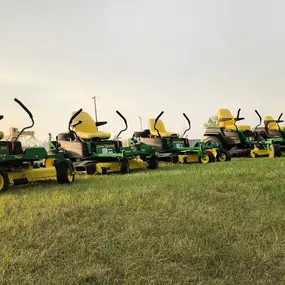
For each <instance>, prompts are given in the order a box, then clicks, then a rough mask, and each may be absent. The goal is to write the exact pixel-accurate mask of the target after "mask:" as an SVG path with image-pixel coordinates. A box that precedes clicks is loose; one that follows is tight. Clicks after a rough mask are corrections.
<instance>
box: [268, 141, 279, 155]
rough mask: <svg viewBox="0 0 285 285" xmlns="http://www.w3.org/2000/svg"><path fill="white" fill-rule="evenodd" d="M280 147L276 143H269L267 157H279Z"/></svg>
mask: <svg viewBox="0 0 285 285" xmlns="http://www.w3.org/2000/svg"><path fill="white" fill-rule="evenodd" d="M280 156H281V149H280V147H279V146H278V145H277V144H272V145H270V152H269V157H280Z"/></svg>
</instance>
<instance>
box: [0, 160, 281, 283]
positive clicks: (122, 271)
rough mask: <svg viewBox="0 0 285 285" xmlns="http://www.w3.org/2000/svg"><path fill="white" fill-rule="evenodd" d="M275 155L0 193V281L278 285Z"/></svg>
mask: <svg viewBox="0 0 285 285" xmlns="http://www.w3.org/2000/svg"><path fill="white" fill-rule="evenodd" d="M284 170H285V159H282V158H281V159H256V160H251V159H237V160H233V161H232V162H229V163H215V164H211V165H180V166H166V167H163V168H161V169H159V170H157V171H145V172H137V173H132V174H130V175H124V176H120V175H112V176H96V177H88V178H81V179H77V181H76V183H75V184H74V185H73V186H59V185H57V184H56V183H55V182H44V183H37V184H34V185H29V186H23V187H18V188H16V189H11V190H10V191H9V192H7V193H5V194H3V195H1V196H0V284H285V187H284V185H285V177H284V176H283V175H284Z"/></svg>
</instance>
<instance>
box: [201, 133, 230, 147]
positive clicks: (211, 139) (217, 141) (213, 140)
mask: <svg viewBox="0 0 285 285" xmlns="http://www.w3.org/2000/svg"><path fill="white" fill-rule="evenodd" d="M204 143H205V144H206V145H209V144H210V143H215V144H217V145H218V146H219V147H221V148H223V149H226V150H230V149H231V148H232V147H227V146H226V145H224V144H223V143H222V141H221V140H220V139H219V138H217V137H214V136H208V137H207V138H206V139H205V140H204Z"/></svg>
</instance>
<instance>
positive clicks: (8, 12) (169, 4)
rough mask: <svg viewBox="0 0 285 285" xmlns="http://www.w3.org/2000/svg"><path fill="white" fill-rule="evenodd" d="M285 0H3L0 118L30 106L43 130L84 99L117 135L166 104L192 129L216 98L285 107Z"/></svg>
mask: <svg viewBox="0 0 285 285" xmlns="http://www.w3.org/2000/svg"><path fill="white" fill-rule="evenodd" d="M284 8H285V2H284V1H282V0H280V1H279V0H275V1H269V0H268V1H265V0H236V1H233V0H232V1H229V0H215V1H213V0H199V1H198V0H195V1H194V0H171V1H170V0H140V1H138V0H113V1H111V0H101V1H96V0H77V1H74V0H49V1H44V0H25V1H22V0H18V1H13V0H9V1H7V0H0V98H1V110H0V113H2V114H3V115H4V116H5V118H4V120H2V121H1V129H2V130H3V131H5V133H7V132H8V128H9V126H15V127H17V126H18V127H19V128H21V127H23V126H24V125H26V124H28V123H29V120H28V117H27V116H26V114H25V113H24V112H22V111H21V109H20V108H19V107H18V106H17V105H16V103H14V102H13V99H14V97H17V98H19V99H20V100H22V101H23V102H24V103H25V104H26V105H27V106H28V107H29V108H30V109H31V111H32V112H33V114H34V117H35V120H36V125H35V128H34V130H35V131H36V133H37V137H39V138H40V139H42V140H43V139H45V138H46V137H47V133H48V132H52V134H53V135H54V136H55V135H56V134H57V133H59V132H64V131H66V129H67V122H68V120H69V116H70V113H71V112H72V111H74V110H77V109H79V108H83V109H84V110H85V111H88V112H91V113H92V115H94V107H93V101H92V99H91V97H92V96H94V95H96V96H99V97H100V98H99V99H98V115H99V119H100V120H107V121H108V125H106V126H104V127H102V128H101V130H106V131H109V132H111V133H112V134H113V135H115V134H116V133H117V132H118V131H119V130H120V128H122V127H123V122H122V121H121V120H120V119H119V117H118V116H117V115H116V113H115V111H116V110H117V109H118V110H120V111H121V112H122V113H123V114H124V115H125V116H126V117H127V119H128V120H129V132H128V133H126V135H131V134H132V132H133V130H135V129H136V130H138V129H139V128H140V123H139V119H138V116H142V117H143V125H144V127H147V119H148V117H150V116H156V115H157V114H158V113H159V112H160V111H161V110H164V111H165V114H164V117H163V119H164V122H165V124H166V127H167V129H169V130H170V131H181V130H182V129H183V128H184V127H185V126H186V124H185V120H184V118H183V116H182V113H183V112H185V113H187V114H188V116H189V117H190V119H191V120H192V126H193V127H192V131H191V132H190V133H189V137H193V138H197V137H199V136H201V135H202V134H203V126H202V125H203V123H204V122H205V121H207V119H208V117H210V116H212V115H215V114H216V111H217V109H218V108H221V107H223V108H229V109H231V110H232V111H233V112H234V113H236V110H237V109H238V108H242V116H245V117H246V121H244V123H245V124H251V125H252V126H254V125H255V124H256V123H257V117H256V115H255V113H254V109H255V108H257V109H258V110H259V111H260V112H261V113H262V114H263V115H266V114H267V115H268V114H272V115H273V116H275V117H277V116H278V115H279V113H281V112H283V111H284V112H285V96H284V91H285V80H284V78H285V77H284V76H285V17H284Z"/></svg>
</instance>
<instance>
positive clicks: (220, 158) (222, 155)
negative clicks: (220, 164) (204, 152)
mask: <svg viewBox="0 0 285 285" xmlns="http://www.w3.org/2000/svg"><path fill="white" fill-rule="evenodd" d="M219 160H220V161H226V160H227V156H226V154H225V153H222V154H220V156H219Z"/></svg>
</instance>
